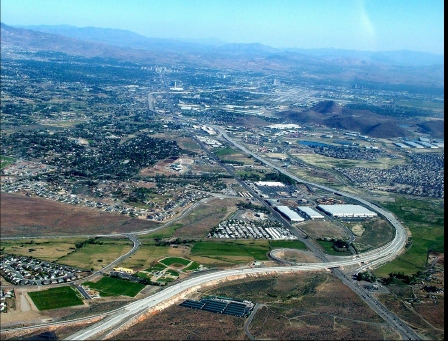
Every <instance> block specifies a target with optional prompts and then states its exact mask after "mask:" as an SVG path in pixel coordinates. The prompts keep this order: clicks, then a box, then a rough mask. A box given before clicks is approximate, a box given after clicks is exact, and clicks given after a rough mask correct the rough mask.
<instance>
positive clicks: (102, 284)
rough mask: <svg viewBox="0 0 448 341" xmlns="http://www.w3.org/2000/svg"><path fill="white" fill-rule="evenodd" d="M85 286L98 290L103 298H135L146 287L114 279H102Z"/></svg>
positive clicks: (86, 283) (87, 283) (105, 277)
mask: <svg viewBox="0 0 448 341" xmlns="http://www.w3.org/2000/svg"><path fill="white" fill-rule="evenodd" d="M83 285H84V286H87V287H89V288H90V289H94V290H97V291H98V292H99V293H100V296H102V297H108V296H129V297H135V296H136V295H137V294H138V293H139V292H140V291H141V290H142V289H143V288H144V287H145V285H144V284H141V283H135V282H129V281H125V280H123V279H119V278H114V277H107V276H104V277H102V278H101V279H100V280H99V281H98V282H85V283H83Z"/></svg>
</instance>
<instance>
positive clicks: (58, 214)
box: [0, 193, 158, 237]
mask: <svg viewBox="0 0 448 341" xmlns="http://www.w3.org/2000/svg"><path fill="white" fill-rule="evenodd" d="M0 198H1V218H0V223H1V227H2V236H3V237H19V236H30V237H31V236H36V237H42V236H49V235H60V236H64V235H65V236H69V235H77V234H83V235H85V234H92V235H94V234H111V233H125V232H132V231H139V230H144V229H148V228H154V227H156V226H158V224H157V223H154V222H150V221H146V220H142V219H136V218H130V217H128V216H123V215H120V214H118V213H107V212H102V211H99V210H93V209H89V208H86V207H81V206H74V205H70V204H64V203H60V202H57V201H52V200H48V199H43V198H30V197H26V196H24V195H18V194H10V193H1V197H0Z"/></svg>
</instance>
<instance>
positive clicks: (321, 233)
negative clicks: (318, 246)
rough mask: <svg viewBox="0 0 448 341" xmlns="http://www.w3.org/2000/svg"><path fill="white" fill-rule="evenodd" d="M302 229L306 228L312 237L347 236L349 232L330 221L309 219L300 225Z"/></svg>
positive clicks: (340, 237) (341, 237) (339, 237)
mask: <svg viewBox="0 0 448 341" xmlns="http://www.w3.org/2000/svg"><path fill="white" fill-rule="evenodd" d="M300 229H302V230H304V231H305V232H306V233H307V234H308V236H309V237H310V238H313V239H316V238H323V237H330V238H333V237H334V238H338V239H344V238H347V237H348V235H347V232H346V231H345V230H344V228H343V227H342V226H340V225H338V224H336V223H333V222H330V221H317V220H308V221H306V222H304V223H303V224H301V225H300Z"/></svg>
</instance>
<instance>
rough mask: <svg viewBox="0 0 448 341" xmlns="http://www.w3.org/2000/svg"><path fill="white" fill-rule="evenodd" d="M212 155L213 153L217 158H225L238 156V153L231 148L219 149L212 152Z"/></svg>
mask: <svg viewBox="0 0 448 341" xmlns="http://www.w3.org/2000/svg"><path fill="white" fill-rule="evenodd" d="M213 153H215V154H216V155H217V156H225V155H232V154H239V151H237V150H235V149H232V148H221V149H217V150H213Z"/></svg>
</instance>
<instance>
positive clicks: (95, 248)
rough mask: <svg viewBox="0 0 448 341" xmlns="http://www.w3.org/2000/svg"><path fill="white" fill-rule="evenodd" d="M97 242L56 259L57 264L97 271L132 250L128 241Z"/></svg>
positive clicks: (111, 239)
mask: <svg viewBox="0 0 448 341" xmlns="http://www.w3.org/2000/svg"><path fill="white" fill-rule="evenodd" d="M97 242H98V243H96V244H85V245H83V246H82V247H81V248H78V249H76V250H74V252H72V253H69V254H67V255H65V256H63V257H61V258H59V259H57V262H58V263H61V264H65V265H70V266H74V267H76V268H80V269H86V270H90V269H92V268H93V269H94V270H99V269H101V268H103V267H104V266H105V265H107V264H109V263H111V262H112V261H114V260H115V259H117V258H118V257H120V256H121V255H124V254H126V253H127V252H128V251H130V250H131V249H132V242H131V241H130V240H129V239H123V238H121V239H115V238H99V239H98V240H97Z"/></svg>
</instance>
